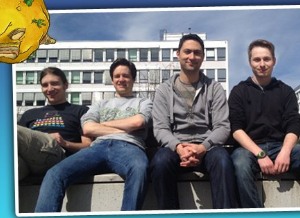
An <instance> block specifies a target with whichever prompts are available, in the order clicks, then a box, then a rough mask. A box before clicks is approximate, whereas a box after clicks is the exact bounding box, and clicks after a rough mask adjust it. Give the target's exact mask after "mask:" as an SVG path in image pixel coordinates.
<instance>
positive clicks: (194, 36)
mask: <svg viewBox="0 0 300 218" xmlns="http://www.w3.org/2000/svg"><path fill="white" fill-rule="evenodd" d="M186 40H194V41H197V42H198V43H199V44H200V45H201V47H202V50H203V53H204V42H203V40H202V39H201V38H200V37H199V36H198V35H197V34H193V33H190V34H186V35H183V36H182V37H181V39H180V41H179V45H178V51H180V49H181V47H182V45H183V43H184V42H185V41H186Z"/></svg>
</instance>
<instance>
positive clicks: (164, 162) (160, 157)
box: [150, 148, 179, 174]
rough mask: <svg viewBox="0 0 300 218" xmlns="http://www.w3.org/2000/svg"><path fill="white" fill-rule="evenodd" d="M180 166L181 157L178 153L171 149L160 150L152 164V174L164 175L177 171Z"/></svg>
mask: <svg viewBox="0 0 300 218" xmlns="http://www.w3.org/2000/svg"><path fill="white" fill-rule="evenodd" d="M177 166H179V157H178V155H177V153H176V152H174V151H172V150H171V149H169V148H160V149H159V150H158V151H157V152H156V154H155V155H154V157H153V158H152V160H151V163H150V172H151V173H156V174H164V173H165V172H168V171H171V170H176V168H177Z"/></svg>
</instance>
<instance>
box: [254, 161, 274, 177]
mask: <svg viewBox="0 0 300 218" xmlns="http://www.w3.org/2000/svg"><path fill="white" fill-rule="evenodd" d="M257 162H258V164H259V166H260V169H261V172H262V173H264V174H266V175H274V174H275V168H274V163H273V161H272V160H271V159H270V158H269V157H268V156H266V157H264V158H262V159H258V160H257Z"/></svg>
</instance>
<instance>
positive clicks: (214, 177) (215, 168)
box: [150, 146, 238, 209]
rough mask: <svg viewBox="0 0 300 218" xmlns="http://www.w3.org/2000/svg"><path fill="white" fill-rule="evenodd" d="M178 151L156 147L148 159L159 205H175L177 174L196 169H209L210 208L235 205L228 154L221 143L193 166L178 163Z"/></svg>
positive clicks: (166, 206)
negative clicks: (199, 162)
mask: <svg viewBox="0 0 300 218" xmlns="http://www.w3.org/2000/svg"><path fill="white" fill-rule="evenodd" d="M179 164H180V158H179V155H178V154H177V153H176V152H174V151H172V150H171V149H169V148H165V147H163V148H160V149H159V150H158V151H157V153H156V154H155V155H154V157H153V159H152V161H151V163H150V173H151V179H152V183H153V185H154V191H155V194H156V198H157V201H158V208H159V209H179V200H178V190H177V176H178V174H180V173H184V172H192V171H198V172H203V173H209V178H210V184H211V192H212V203H213V208H214V209H222V208H237V207H238V204H237V195H236V190H235V188H236V183H235V177H234V168H233V164H232V161H231V158H230V155H229V154H228V152H227V151H226V150H225V149H224V148H223V147H217V146H215V147H213V148H211V149H210V150H209V151H208V152H207V153H206V155H205V156H204V158H203V161H202V163H201V164H200V165H198V166H196V167H189V168H184V167H180V165H179Z"/></svg>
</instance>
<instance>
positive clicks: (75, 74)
mask: <svg viewBox="0 0 300 218" xmlns="http://www.w3.org/2000/svg"><path fill="white" fill-rule="evenodd" d="M71 83H73V84H78V83H80V72H79V71H72V72H71Z"/></svg>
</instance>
